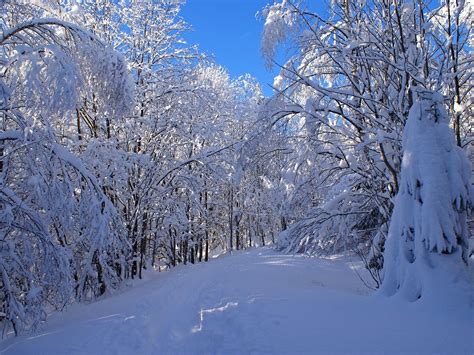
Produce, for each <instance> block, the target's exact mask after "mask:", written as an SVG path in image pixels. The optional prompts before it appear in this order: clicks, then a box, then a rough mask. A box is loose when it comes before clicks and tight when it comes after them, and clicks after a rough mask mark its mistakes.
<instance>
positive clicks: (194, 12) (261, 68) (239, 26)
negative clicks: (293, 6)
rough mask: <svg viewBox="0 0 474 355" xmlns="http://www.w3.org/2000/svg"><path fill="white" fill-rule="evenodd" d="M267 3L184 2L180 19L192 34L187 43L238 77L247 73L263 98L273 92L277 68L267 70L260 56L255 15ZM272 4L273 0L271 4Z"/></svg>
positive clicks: (231, 0)
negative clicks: (183, 20)
mask: <svg viewBox="0 0 474 355" xmlns="http://www.w3.org/2000/svg"><path fill="white" fill-rule="evenodd" d="M269 2H270V0H187V3H186V4H185V5H184V7H183V9H182V12H181V16H182V17H183V18H184V19H185V20H186V21H187V22H188V23H189V24H190V25H191V26H192V27H193V29H194V31H193V32H189V33H186V34H185V36H184V37H185V39H186V40H187V41H188V43H193V44H199V47H200V49H201V51H204V52H205V53H207V54H211V55H213V57H214V58H215V60H216V62H217V63H218V64H220V65H222V66H224V67H225V68H227V70H228V71H229V73H230V75H231V76H233V77H237V76H239V75H242V74H245V73H249V74H251V75H253V76H254V77H256V78H257V79H258V81H259V82H260V83H261V85H262V88H263V90H264V92H265V94H266V95H270V94H271V92H272V90H271V88H270V87H269V86H268V84H269V83H270V84H271V83H273V77H274V76H275V75H276V73H277V69H273V71H268V70H267V69H266V68H265V65H264V61H263V59H262V56H261V54H260V38H261V33H262V29H263V20H259V21H258V20H257V19H256V18H255V14H256V13H257V11H260V10H261V9H262V8H263V7H264V6H265V5H266V4H267V3H269ZM271 2H273V1H271Z"/></svg>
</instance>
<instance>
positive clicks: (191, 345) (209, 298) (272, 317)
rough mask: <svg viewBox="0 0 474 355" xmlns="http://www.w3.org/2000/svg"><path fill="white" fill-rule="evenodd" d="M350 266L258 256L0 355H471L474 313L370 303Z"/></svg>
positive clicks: (83, 308)
mask: <svg viewBox="0 0 474 355" xmlns="http://www.w3.org/2000/svg"><path fill="white" fill-rule="evenodd" d="M350 265H351V264H350V263H348V262H344V261H337V260H322V259H306V258H302V257H293V256H286V255H281V254H278V253H276V252H274V251H272V250H270V249H256V250H251V251H248V252H242V253H238V254H235V255H233V256H225V257H222V258H219V259H217V260H213V261H212V262H209V263H206V264H205V263H203V264H199V265H194V266H188V267H178V268H176V269H175V270H172V271H171V272H168V273H161V274H157V275H153V276H152V278H151V279H150V280H148V281H146V282H142V283H141V284H139V285H137V286H136V287H134V288H132V289H130V290H127V291H125V292H124V293H122V294H119V295H116V296H113V297H110V298H107V299H105V300H102V301H100V302H96V303H93V304H90V305H75V306H74V307H71V308H70V309H69V310H68V311H67V312H65V313H61V314H55V315H53V316H52V317H51V319H50V321H49V323H48V325H47V326H46V327H45V328H44V329H43V330H41V331H40V332H39V333H38V334H36V335H34V336H25V337H20V338H16V339H8V340H5V341H3V342H0V353H1V354H181V353H186V354H188V353H189V354H203V353H218V354H233V353H239V354H245V353H255V354H257V353H268V354H273V353H277V354H280V353H281V354H298V353H311V354H332V353H347V354H359V353H364V354H366V353H374V354H381V353H397V354H398V353H422V354H424V353H426V354H431V353H440V354H447V353H452V354H463V353H466V354H468V353H472V351H473V350H474V344H473V340H472V337H471V336H472V335H473V323H472V320H473V318H472V316H473V313H472V311H470V312H467V311H466V310H463V311H453V310H442V309H439V310H435V311H434V310H432V309H430V308H429V307H423V306H422V305H419V304H405V303H404V304H403V305H402V304H401V303H398V302H397V301H394V300H388V299H383V298H378V297H373V296H368V293H369V292H368V290H367V289H366V288H365V287H364V286H363V285H362V283H361V282H360V281H359V279H358V278H357V276H356V275H355V273H354V272H353V271H352V270H351V269H350ZM470 337H471V338H470Z"/></svg>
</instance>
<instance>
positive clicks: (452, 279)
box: [382, 88, 472, 301]
mask: <svg viewBox="0 0 474 355" xmlns="http://www.w3.org/2000/svg"><path fill="white" fill-rule="evenodd" d="M414 91H415V103H414V105H413V106H412V108H411V109H410V114H409V116H408V120H407V123H406V126H405V130H404V134H403V161H402V168H401V180H400V190H399V192H398V194H397V196H396V197H395V207H394V211H393V215H392V218H391V221H390V228H389V231H388V236H387V243H386V249H385V254H384V257H385V264H384V274H385V275H384V280H383V284H382V291H383V292H384V293H386V294H388V295H393V294H395V293H400V294H401V295H402V296H403V297H404V298H406V299H408V300H410V301H414V300H416V299H418V298H425V297H426V298H430V297H432V298H436V297H440V295H441V294H446V293H449V292H452V291H453V289H457V288H460V287H461V288H462V287H463V286H464V285H463V282H467V273H468V268H467V266H468V259H469V258H468V248H469V247H468V236H469V235H468V230H467V215H468V213H470V210H471V208H472V195H471V191H470V190H471V182H470V177H471V171H470V166H469V162H468V160H467V158H466V156H465V153H464V151H463V150H462V149H461V148H459V147H458V146H457V145H456V141H455V136H454V134H453V131H452V129H451V128H450V127H449V117H448V114H447V112H446V109H445V107H444V100H443V96H442V95H440V94H438V93H434V92H431V91H428V90H425V89H416V88H415V89H414ZM456 283H457V284H458V285H457V286H455V285H454V284H456ZM460 285H461V286H460Z"/></svg>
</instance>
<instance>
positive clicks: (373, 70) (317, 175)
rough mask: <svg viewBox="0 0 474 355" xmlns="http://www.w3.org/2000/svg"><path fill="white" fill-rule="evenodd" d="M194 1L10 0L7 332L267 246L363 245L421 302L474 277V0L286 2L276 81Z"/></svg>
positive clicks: (387, 277) (263, 17) (361, 251)
mask: <svg viewBox="0 0 474 355" xmlns="http://www.w3.org/2000/svg"><path fill="white" fill-rule="evenodd" d="M183 5H184V0H149V1H139V0H117V1H106V0H84V1H75V0H37V1H28V0H0V28H1V32H0V125H1V131H0V329H2V332H3V334H4V335H5V334H14V335H21V334H26V333H29V332H31V331H35V330H37V329H39V328H41V325H42V324H44V322H45V320H46V318H47V316H48V315H49V314H50V313H51V312H56V311H62V310H65V309H67V308H68V307H70V305H71V304H75V303H86V304H90V303H92V302H93V301H96V300H100V299H104V297H109V296H111V295H114V294H115V293H117V292H122V291H121V290H122V289H123V288H124V287H125V286H124V285H125V284H127V283H128V282H129V281H130V280H132V279H142V277H143V275H144V274H145V273H146V272H150V270H155V271H156V272H168V270H170V271H171V270H172V269H174V268H175V267H178V266H180V267H181V266H182V265H188V266H189V264H200V263H206V262H208V261H210V260H211V259H212V258H213V257H214V256H216V255H220V254H231V253H233V252H237V251H239V252H240V251H244V250H250V249H253V248H255V247H266V246H270V247H271V248H272V249H275V250H276V251H278V252H280V253H286V254H292V255H304V256H305V257H318V258H319V257H326V258H327V257H331V256H334V255H340V254H342V253H346V254H351V255H355V256H356V258H357V260H359V261H360V262H361V263H362V266H363V269H365V271H364V275H365V278H364V280H363V281H364V283H365V285H366V286H368V287H369V288H371V289H374V290H376V293H377V294H382V295H384V296H388V297H391V296H397V297H400V298H401V299H403V300H404V301H405V302H407V303H413V302H414V303H416V302H417V300H419V299H430V298H432V300H433V302H434V303H435V304H438V306H439V307H441V308H442V307H443V305H442V304H441V303H442V301H441V299H442V297H440V296H439V295H440V294H441V293H444V292H445V291H447V290H451V291H452V290H453V289H454V290H461V289H463V290H465V289H468V288H469V286H466V285H471V286H472V282H473V277H472V270H473V269H472V265H471V264H472V260H473V258H474V256H473V247H472V246H473V245H474V239H473V238H474V220H473V217H472V206H473V204H474V197H473V196H474V193H473V188H472V182H473V179H472V166H473V164H474V132H473V130H474V120H473V109H474V100H473V87H474V70H473V68H474V56H473V55H472V49H473V47H474V32H473V30H472V25H473V21H474V6H473V3H472V2H470V1H465V0H456V1H453V0H439V1H430V0H399V1H398V0H397V1H395V0H394V1H392V0H332V1H330V2H329V3H328V5H327V14H324V16H323V15H321V14H319V13H318V12H316V11H313V10H312V1H299V0H278V1H275V2H274V3H271V4H268V5H267V6H266V7H264V8H262V10H261V11H260V12H259V14H258V15H257V17H258V18H259V19H260V21H261V25H262V34H261V55H262V56H263V58H264V60H265V63H266V65H267V66H268V67H273V68H278V72H279V74H278V76H277V77H276V78H275V80H274V83H273V95H271V96H266V95H264V93H263V90H262V86H261V83H259V82H258V80H257V79H255V78H254V77H252V76H251V75H243V76H240V77H232V76H231V75H230V74H229V73H228V71H227V69H226V68H224V67H222V66H220V65H219V64H218V63H216V61H215V60H213V59H212V57H210V56H208V55H207V53H204V52H203V51H201V50H200V48H199V47H198V46H195V45H189V44H187V43H186V41H184V40H183V34H184V33H186V32H187V31H190V30H191V28H192V24H188V23H186V21H185V20H184V19H183V18H182V17H181V15H180V11H181V7H182V6H183ZM254 35H258V34H254ZM282 50H283V53H284V55H285V58H284V60H283V61H281V60H280V59H279V56H278V55H277V54H278V53H281V52H282ZM232 257H233V256H231V257H230V258H232ZM208 264H209V267H210V268H211V267H212V262H209V263H208ZM189 267H190V268H195V267H197V266H189ZM170 275H173V274H171V273H170ZM171 277H172V276H171ZM460 285H464V286H460ZM467 292H468V293H469V292H471V307H472V291H467ZM450 297H451V296H449V297H448V296H447V299H448V298H450ZM471 312H472V308H471ZM471 315H472V313H471ZM201 317H202V313H201ZM471 320H472V318H471ZM471 331H472V328H471ZM471 335H472V333H471ZM472 345H473V344H472V342H471V346H472ZM472 350H474V347H471V351H472Z"/></svg>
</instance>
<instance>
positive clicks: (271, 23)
mask: <svg viewBox="0 0 474 355" xmlns="http://www.w3.org/2000/svg"><path fill="white" fill-rule="evenodd" d="M290 6H291V5H290V4H288V3H287V1H286V0H284V1H282V2H281V3H275V4H273V5H268V6H267V7H266V8H265V9H263V11H262V13H261V15H262V16H263V18H265V25H264V28H263V34H262V43H261V51H262V54H263V57H264V58H265V59H266V61H267V65H269V66H270V65H271V64H270V63H271V60H272V59H273V57H274V56H275V52H276V49H277V47H278V45H279V44H281V43H283V42H285V40H286V39H287V36H288V33H289V31H291V29H292V28H293V26H295V24H296V17H295V16H294V14H293V13H292V11H291V8H290Z"/></svg>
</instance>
